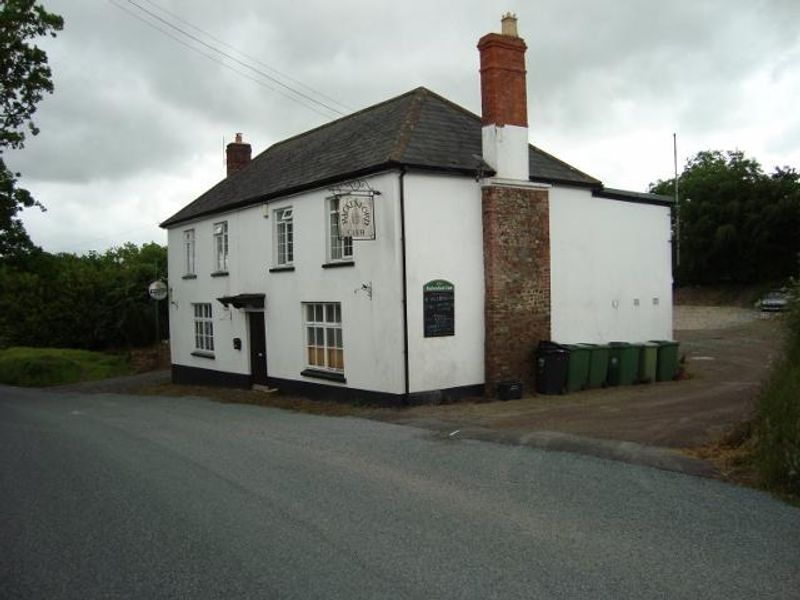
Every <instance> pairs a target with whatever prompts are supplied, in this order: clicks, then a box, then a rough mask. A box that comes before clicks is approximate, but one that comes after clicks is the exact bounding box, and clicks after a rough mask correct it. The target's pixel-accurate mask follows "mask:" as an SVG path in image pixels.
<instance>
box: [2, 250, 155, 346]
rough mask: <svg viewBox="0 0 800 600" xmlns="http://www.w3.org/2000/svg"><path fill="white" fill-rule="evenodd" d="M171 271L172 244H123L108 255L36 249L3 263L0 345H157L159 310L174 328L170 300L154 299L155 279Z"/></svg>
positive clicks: (109, 251)
mask: <svg viewBox="0 0 800 600" xmlns="http://www.w3.org/2000/svg"><path fill="white" fill-rule="evenodd" d="M156 267H157V269H158V276H159V277H166V269H167V249H166V247H164V246H159V245H158V244H155V243H150V244H144V245H142V246H141V247H139V246H136V245H135V244H130V243H129V244H125V245H123V246H120V247H118V248H112V249H111V250H108V251H106V252H105V253H103V254H98V253H96V252H90V253H89V254H86V255H83V256H77V255H75V254H69V253H60V254H50V253H49V252H43V251H36V252H32V253H30V254H28V255H26V256H25V257H24V258H23V260H22V261H21V263H20V264H18V265H13V266H12V265H8V264H2V263H0V288H1V289H2V290H3V293H2V294H0V347H2V345H4V344H6V345H24V346H53V347H65V348H85V349H90V350H105V349H109V348H131V347H140V346H145V345H147V344H151V343H154V342H155V341H156V340H155V314H154V310H156V308H155V307H156V306H157V309H158V310H159V319H160V322H161V325H162V327H161V332H162V333H163V332H164V331H169V327H168V324H167V319H168V318H169V302H167V301H161V302H159V303H158V304H157V305H155V303H154V301H153V300H151V299H150V296H149V295H148V293H147V287H148V285H149V284H150V282H152V281H153V279H154V278H156Z"/></svg>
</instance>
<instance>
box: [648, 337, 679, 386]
mask: <svg viewBox="0 0 800 600" xmlns="http://www.w3.org/2000/svg"><path fill="white" fill-rule="evenodd" d="M650 341H651V342H652V343H654V344H658V366H657V367H656V381H672V380H673V379H675V377H676V376H677V375H678V342H673V341H671V340H650Z"/></svg>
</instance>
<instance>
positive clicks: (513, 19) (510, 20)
mask: <svg viewBox="0 0 800 600" xmlns="http://www.w3.org/2000/svg"><path fill="white" fill-rule="evenodd" d="M500 23H501V24H502V29H501V30H500V31H501V33H502V34H503V35H508V36H511V37H519V34H518V33H517V15H515V14H513V13H511V12H509V13H506V14H505V15H503V18H502V19H501V20H500Z"/></svg>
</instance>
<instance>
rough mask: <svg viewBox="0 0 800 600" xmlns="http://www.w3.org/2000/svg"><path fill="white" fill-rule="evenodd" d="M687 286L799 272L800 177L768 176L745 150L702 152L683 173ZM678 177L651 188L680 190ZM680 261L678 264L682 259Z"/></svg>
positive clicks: (683, 279)
mask: <svg viewBox="0 0 800 600" xmlns="http://www.w3.org/2000/svg"><path fill="white" fill-rule="evenodd" d="M679 184H680V185H679V193H680V195H679V198H678V208H679V214H680V252H681V257H680V258H681V260H680V268H678V269H677V271H676V280H677V281H678V282H679V283H680V284H709V283H756V282H770V281H775V280H779V279H782V278H787V277H789V276H791V275H795V274H796V269H797V256H798V252H800V236H798V235H797V231H798V230H799V228H800V176H799V175H798V173H797V172H796V171H795V170H794V169H791V168H788V167H784V168H776V169H775V171H774V172H773V173H772V174H770V175H767V174H766V173H764V171H763V170H762V168H761V165H760V164H759V163H758V162H757V161H755V160H753V159H750V158H746V157H745V155H744V153H743V152H740V151H734V152H724V153H723V152H720V151H704V152H699V153H698V154H697V155H696V156H694V157H693V158H691V159H690V160H689V161H688V162H687V164H686V167H685V168H684V170H683V172H682V173H681V175H680V176H679ZM673 185H674V180H672V179H671V180H668V181H658V182H657V183H655V184H653V185H651V191H653V192H654V193H660V194H668V195H672V191H673ZM676 262H677V261H676Z"/></svg>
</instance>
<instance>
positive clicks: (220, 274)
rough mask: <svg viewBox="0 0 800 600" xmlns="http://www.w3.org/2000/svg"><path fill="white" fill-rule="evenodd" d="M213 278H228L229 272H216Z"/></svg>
mask: <svg viewBox="0 0 800 600" xmlns="http://www.w3.org/2000/svg"><path fill="white" fill-rule="evenodd" d="M211 276H212V277H227V276H228V272H227V271H214V272H213V273H212V274H211Z"/></svg>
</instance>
